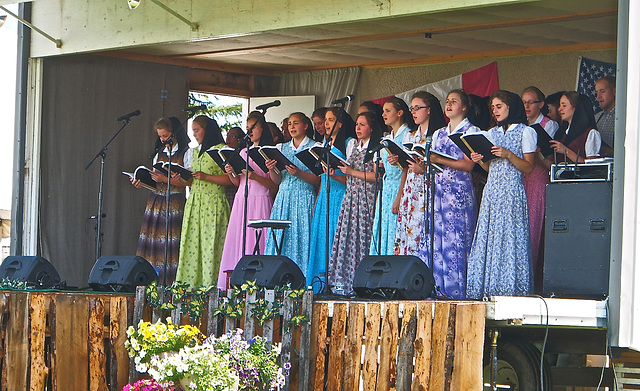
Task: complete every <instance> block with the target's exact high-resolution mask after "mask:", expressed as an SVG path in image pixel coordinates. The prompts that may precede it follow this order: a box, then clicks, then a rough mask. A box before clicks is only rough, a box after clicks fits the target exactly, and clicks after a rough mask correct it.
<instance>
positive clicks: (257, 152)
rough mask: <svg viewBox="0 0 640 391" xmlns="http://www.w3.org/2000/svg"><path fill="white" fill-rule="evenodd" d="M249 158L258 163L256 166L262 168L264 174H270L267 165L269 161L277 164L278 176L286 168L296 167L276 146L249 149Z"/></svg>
mask: <svg viewBox="0 0 640 391" xmlns="http://www.w3.org/2000/svg"><path fill="white" fill-rule="evenodd" d="M249 157H250V158H251V160H253V161H254V162H256V164H257V165H258V166H260V168H261V169H262V171H264V172H269V169H268V168H267V165H266V162H267V160H269V159H272V160H275V161H276V162H277V163H276V167H275V171H276V172H277V173H278V174H280V173H281V172H282V171H284V170H286V168H285V166H295V164H293V163H292V162H291V161H290V160H289V159H287V157H286V156H284V155H283V154H282V152H280V150H279V149H278V147H276V146H275V145H263V146H258V145H256V146H253V147H251V148H249Z"/></svg>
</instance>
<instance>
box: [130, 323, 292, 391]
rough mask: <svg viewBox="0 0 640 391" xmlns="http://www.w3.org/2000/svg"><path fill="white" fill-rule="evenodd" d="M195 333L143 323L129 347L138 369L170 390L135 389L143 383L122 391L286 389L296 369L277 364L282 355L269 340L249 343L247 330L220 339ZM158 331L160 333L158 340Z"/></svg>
mask: <svg viewBox="0 0 640 391" xmlns="http://www.w3.org/2000/svg"><path fill="white" fill-rule="evenodd" d="M193 329H195V328H194V327H192V326H180V327H176V326H174V325H172V324H171V323H170V321H169V320H168V321H167V324H166V325H165V324H163V323H162V322H160V321H159V322H157V323H155V324H150V323H148V322H140V324H139V325H138V329H137V330H135V329H134V330H131V328H130V329H129V330H128V331H127V334H128V336H129V339H128V341H127V342H126V346H127V349H128V350H129V356H130V357H132V358H134V360H135V363H136V370H137V371H138V372H147V373H148V374H149V376H151V377H152V378H153V381H154V382H155V383H154V384H155V385H157V386H158V387H162V386H163V387H165V388H148V389H147V388H140V387H138V388H135V387H136V384H138V383H139V382H138V383H135V384H134V385H127V386H126V387H125V388H124V389H123V391H143V390H144V391H151V390H156V389H158V390H167V389H173V390H185V391H227V390H238V391H240V390H242V391H245V390H277V389H280V388H282V387H283V386H284V384H285V377H286V376H287V375H288V371H289V369H290V367H291V366H290V364H288V363H286V364H285V365H284V366H283V367H281V366H279V365H278V357H279V355H280V352H279V350H278V349H277V348H276V347H274V346H273V345H271V344H270V343H269V342H268V341H267V340H266V339H264V338H262V337H255V338H253V339H251V340H250V341H244V340H243V339H242V333H243V331H242V330H241V329H237V330H235V331H232V332H229V333H227V334H225V335H223V336H221V337H220V338H216V337H215V336H211V337H209V338H206V339H204V340H202V339H200V334H199V332H198V333H195V332H194V330H193ZM182 330H185V331H182ZM196 330H197V329H196ZM154 332H158V334H157V335H155V336H153V333H154ZM159 337H160V338H159ZM165 337H166V340H165ZM159 339H160V341H159ZM167 340H169V341H172V342H168V341H167ZM200 341H202V342H200ZM179 345H180V346H179ZM176 347H177V349H176ZM163 349H164V350H163ZM127 387H129V388H127Z"/></svg>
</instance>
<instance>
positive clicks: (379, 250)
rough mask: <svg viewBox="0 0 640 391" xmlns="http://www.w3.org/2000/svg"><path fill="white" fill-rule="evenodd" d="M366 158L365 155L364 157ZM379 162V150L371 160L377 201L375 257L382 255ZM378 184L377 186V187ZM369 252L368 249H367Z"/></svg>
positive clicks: (381, 185) (380, 160) (374, 192)
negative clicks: (373, 166) (373, 168)
mask: <svg viewBox="0 0 640 391" xmlns="http://www.w3.org/2000/svg"><path fill="white" fill-rule="evenodd" d="M365 158H366V155H365ZM380 162H382V157H381V156H380V150H378V151H376V156H375V158H374V159H373V164H374V165H375V170H376V171H375V172H376V173H375V178H376V181H375V182H374V184H373V194H375V195H376V198H377V199H378V232H377V234H376V237H377V240H378V242H377V243H376V251H377V254H376V255H382V254H381V253H382V188H383V183H382V178H381V177H382V175H381V172H380ZM378 184H379V185H378ZM369 250H370V248H369Z"/></svg>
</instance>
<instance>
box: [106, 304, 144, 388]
mask: <svg viewBox="0 0 640 391" xmlns="http://www.w3.org/2000/svg"><path fill="white" fill-rule="evenodd" d="M143 293H144V292H143ZM136 296H137V292H136ZM143 297H144V296H143ZM129 303H130V300H129V299H128V298H126V297H124V296H120V297H111V300H109V344H110V345H111V356H110V359H109V362H110V367H111V371H110V373H109V383H110V385H111V391H120V390H122V387H124V386H125V385H126V384H127V379H128V377H129V354H128V352H127V349H126V348H125V347H124V342H125V341H126V340H127V328H128V327H127V326H128V324H129V318H130V315H129V311H130V305H129ZM136 325H137V323H136ZM134 371H135V368H134Z"/></svg>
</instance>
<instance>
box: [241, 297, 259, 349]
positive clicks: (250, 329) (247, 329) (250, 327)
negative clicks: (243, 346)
mask: <svg viewBox="0 0 640 391" xmlns="http://www.w3.org/2000/svg"><path fill="white" fill-rule="evenodd" d="M255 302H256V293H255V292H252V293H247V297H246V299H245V302H244V339H245V340H246V341H248V340H250V339H251V338H253V337H254V335H255V333H256V331H255V322H254V318H253V306H254V304H255Z"/></svg>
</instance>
